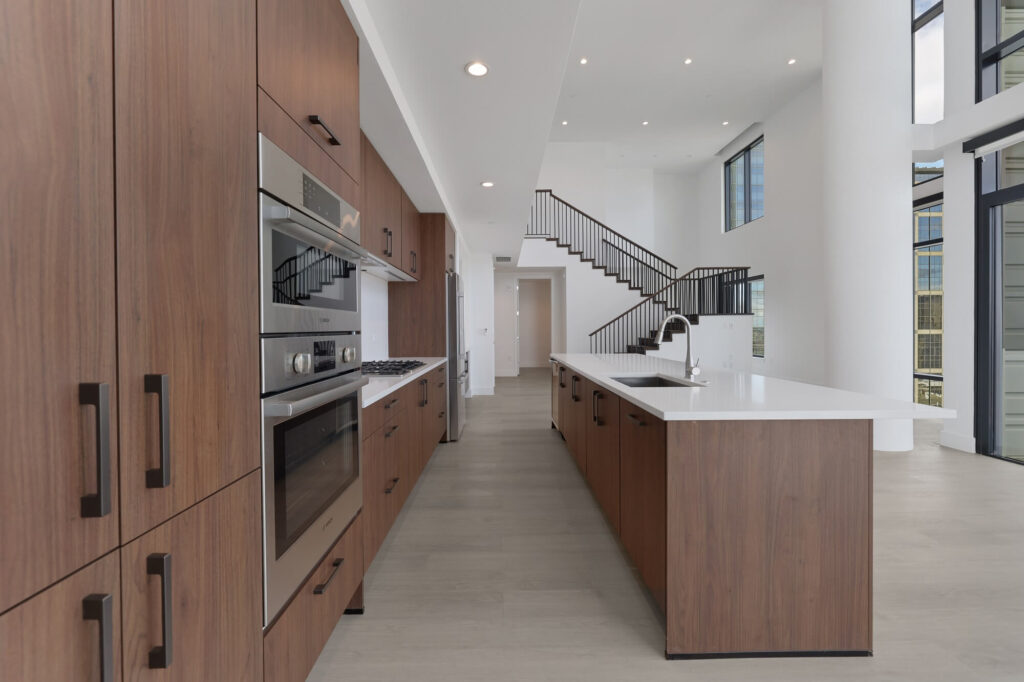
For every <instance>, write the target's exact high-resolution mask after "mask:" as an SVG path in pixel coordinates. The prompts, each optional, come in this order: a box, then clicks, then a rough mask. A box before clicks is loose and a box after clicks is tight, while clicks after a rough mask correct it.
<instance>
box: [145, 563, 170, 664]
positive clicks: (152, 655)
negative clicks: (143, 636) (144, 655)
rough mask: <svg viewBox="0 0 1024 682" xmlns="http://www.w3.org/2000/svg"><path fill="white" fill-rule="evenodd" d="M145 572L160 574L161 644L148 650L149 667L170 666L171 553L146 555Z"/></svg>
mask: <svg viewBox="0 0 1024 682" xmlns="http://www.w3.org/2000/svg"><path fill="white" fill-rule="evenodd" d="M146 574H147V575H158V576H160V608H161V616H160V622H161V629H162V630H163V644H162V645H160V646H155V647H153V648H152V649H150V650H149V667H150V668H170V667H171V658H172V656H171V653H172V651H173V650H174V646H173V641H174V640H173V629H172V624H171V555H170V554H150V555H149V556H148V557H146Z"/></svg>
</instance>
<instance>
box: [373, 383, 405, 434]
mask: <svg viewBox="0 0 1024 682" xmlns="http://www.w3.org/2000/svg"><path fill="white" fill-rule="evenodd" d="M406 402H408V401H407V400H403V399H402V396H401V395H400V394H399V393H398V392H394V393H388V394H387V395H386V396H384V397H383V398H381V399H380V400H378V401H377V402H375V403H373V404H372V405H369V406H368V407H364V408H363V440H366V439H367V438H369V437H370V436H372V435H373V434H374V433H376V432H377V431H378V430H379V429H380V427H382V426H384V423H385V422H387V421H388V420H389V419H392V418H393V417H394V416H395V415H396V414H398V412H399V411H400V410H401V409H403V408H404V407H405V403H406Z"/></svg>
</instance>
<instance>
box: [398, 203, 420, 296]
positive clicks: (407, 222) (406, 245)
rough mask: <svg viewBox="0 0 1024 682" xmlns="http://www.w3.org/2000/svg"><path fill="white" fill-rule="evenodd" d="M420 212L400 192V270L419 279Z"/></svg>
mask: <svg viewBox="0 0 1024 682" xmlns="http://www.w3.org/2000/svg"><path fill="white" fill-rule="evenodd" d="M420 253H421V251H420V212H419V211H417V210H416V205H415V204H413V203H412V199H410V198H409V195H408V194H406V193H405V190H402V266H401V267H402V270H404V271H405V272H407V273H409V274H410V275H412V276H413V277H419V268H420V263H419V260H420Z"/></svg>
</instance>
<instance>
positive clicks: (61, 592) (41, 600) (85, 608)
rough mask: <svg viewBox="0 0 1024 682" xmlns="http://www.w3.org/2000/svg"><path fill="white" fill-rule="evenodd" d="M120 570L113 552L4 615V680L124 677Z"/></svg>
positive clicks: (0, 647)
mask: <svg viewBox="0 0 1024 682" xmlns="http://www.w3.org/2000/svg"><path fill="white" fill-rule="evenodd" d="M14 553H15V554H17V553H18V552H14ZM119 573H120V568H119V565H118V553H117V552H111V553H110V554H108V555H107V556H105V557H103V558H102V559H100V560H98V561H96V562H95V563H93V564H90V565H89V566H86V567H85V568H83V569H82V570H81V571H79V572H77V573H75V574H74V575H72V576H70V577H68V578H65V579H64V580H62V581H61V582H59V583H57V584H56V585H54V586H53V587H51V588H49V589H48V590H46V591H45V592H42V593H40V594H38V595H36V596H35V597H32V599H30V600H28V601H26V602H25V603H23V604H21V605H19V606H18V607H17V608H14V609H11V610H10V611H8V612H7V613H5V614H4V615H3V616H0V679H4V680H10V681H11V682H15V681H16V680H25V681H26V682H28V681H33V680H40V681H42V680H47V681H49V680H75V681H76V682H79V681H81V682H101V681H102V680H103V679H104V678H103V676H102V675H101V672H103V671H104V670H101V669H104V668H105V670H106V671H109V674H110V675H111V676H110V678H109V679H112V680H120V679H121V581H120V577H119Z"/></svg>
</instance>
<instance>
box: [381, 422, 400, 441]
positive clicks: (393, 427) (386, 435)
mask: <svg viewBox="0 0 1024 682" xmlns="http://www.w3.org/2000/svg"><path fill="white" fill-rule="evenodd" d="M397 430H398V425H397V424H396V425H394V426H392V427H391V428H390V429H389V430H388V432H387V433H385V434H384V437H385V438H391V436H393V435H395V431H397Z"/></svg>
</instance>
